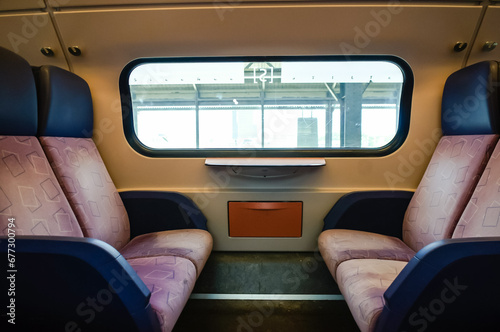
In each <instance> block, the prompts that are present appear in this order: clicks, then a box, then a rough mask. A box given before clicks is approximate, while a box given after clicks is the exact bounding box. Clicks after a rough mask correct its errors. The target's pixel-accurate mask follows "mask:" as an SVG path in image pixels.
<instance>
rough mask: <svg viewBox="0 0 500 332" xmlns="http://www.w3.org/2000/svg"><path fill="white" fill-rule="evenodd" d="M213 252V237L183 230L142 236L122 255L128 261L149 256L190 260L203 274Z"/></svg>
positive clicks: (201, 231)
mask: <svg viewBox="0 0 500 332" xmlns="http://www.w3.org/2000/svg"><path fill="white" fill-rule="evenodd" d="M211 251H212V236H211V235H210V233H208V232H207V231H204V230H200V229H182V230H173V231H164V232H157V233H149V234H144V235H140V236H138V237H136V238H134V239H132V241H130V242H129V243H128V244H127V245H126V246H125V247H124V248H122V250H121V253H122V255H123V257H125V258H126V259H130V258H136V257H149V256H176V257H182V258H186V259H189V260H190V261H191V262H192V263H193V264H194V266H195V267H196V277H198V276H199V275H200V273H201V270H202V269H203V267H204V266H205V263H206V261H207V259H208V256H209V255H210V252H211Z"/></svg>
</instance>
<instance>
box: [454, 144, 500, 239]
mask: <svg viewBox="0 0 500 332" xmlns="http://www.w3.org/2000/svg"><path fill="white" fill-rule="evenodd" d="M485 236H500V144H497V146H496V148H495V150H494V151H493V154H492V156H491V158H490V160H489V161H488V164H487V166H486V168H485V170H484V173H483V175H482V176H481V179H480V180H479V183H478V184H477V187H476V189H475V190H474V193H473V194H472V197H471V200H470V202H469V204H468V205H467V207H466V208H465V210H464V213H463V215H462V216H461V218H460V221H459V222H458V225H457V227H456V228H455V231H454V233H453V238H467V237H485Z"/></svg>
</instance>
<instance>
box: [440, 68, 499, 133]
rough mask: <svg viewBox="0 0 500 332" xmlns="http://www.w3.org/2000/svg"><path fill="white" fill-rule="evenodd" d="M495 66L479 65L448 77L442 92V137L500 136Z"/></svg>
mask: <svg viewBox="0 0 500 332" xmlns="http://www.w3.org/2000/svg"><path fill="white" fill-rule="evenodd" d="M498 82H499V72H498V62H496V61H483V62H479V63H476V64H474V65H471V66H468V67H465V68H462V69H460V70H458V71H456V72H455V73H453V74H451V75H450V77H448V80H447V81H446V84H445V86H444V91H443V103H442V108H441V110H442V113H441V127H442V129H443V135H484V134H498V133H500V124H499V120H500V115H499V113H500V109H499V106H500V105H499V95H500V93H499V87H498Z"/></svg>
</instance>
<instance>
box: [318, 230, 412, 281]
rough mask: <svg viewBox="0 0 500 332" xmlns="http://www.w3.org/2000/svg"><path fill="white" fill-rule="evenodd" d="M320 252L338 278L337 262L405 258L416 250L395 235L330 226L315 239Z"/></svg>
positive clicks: (401, 259)
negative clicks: (332, 227) (331, 227)
mask: <svg viewBox="0 0 500 332" xmlns="http://www.w3.org/2000/svg"><path fill="white" fill-rule="evenodd" d="M318 245H319V250H320V252H321V256H322V257H323V259H324V260H325V263H326V265H327V266H328V269H329V270H330V272H331V274H332V275H333V277H334V278H335V280H337V268H338V266H339V264H341V263H342V262H344V261H347V260H350V259H389V260H396V261H403V262H408V261H409V260H410V259H411V258H412V257H413V256H414V255H415V251H413V250H412V249H410V248H409V247H408V246H407V245H406V244H405V243H404V242H403V241H401V240H400V239H398V238H395V237H392V236H386V235H380V234H375V233H369V232H362V231H354V230H346V229H330V230H327V231H324V232H322V233H321V234H320V236H319V240H318Z"/></svg>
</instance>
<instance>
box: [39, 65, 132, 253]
mask: <svg viewBox="0 0 500 332" xmlns="http://www.w3.org/2000/svg"><path fill="white" fill-rule="evenodd" d="M36 75H37V79H38V82H39V84H38V94H39V96H38V97H39V108H40V110H39V113H40V116H41V119H40V128H39V136H40V142H41V144H42V147H43V149H44V151H45V153H46V154H47V157H48V159H49V161H50V163H51V166H52V168H53V169H54V172H55V174H56V176H57V178H58V180H59V182H60V184H61V187H62V188H63V190H64V193H65V194H66V196H67V197H68V200H69V202H70V204H71V207H72V208H73V211H74V212H75V214H76V217H77V219H78V222H79V223H80V226H81V228H82V230H83V234H84V235H85V236H86V237H92V238H96V239H99V240H102V241H105V242H107V243H109V244H110V245H112V246H114V247H115V248H116V249H118V250H119V249H121V248H122V247H123V246H125V245H126V244H127V243H128V242H129V240H130V228H129V219H128V215H127V212H126V210H125V207H124V206H123V203H122V200H121V198H120V196H119V194H118V192H117V190H116V187H115V185H114V184H113V181H112V180H111V177H110V175H109V173H108V171H107V169H106V166H105V165H104V163H103V161H102V159H101V156H100V154H99V151H98V149H97V147H96V145H95V143H94V141H93V140H92V138H91V137H92V126H93V109H92V97H91V94H90V89H89V87H88V85H87V83H86V82H85V81H84V80H83V79H82V78H80V77H79V76H77V75H75V74H73V73H71V72H68V71H66V70H63V69H60V68H57V67H52V66H42V67H40V68H39V69H37V70H36Z"/></svg>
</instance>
